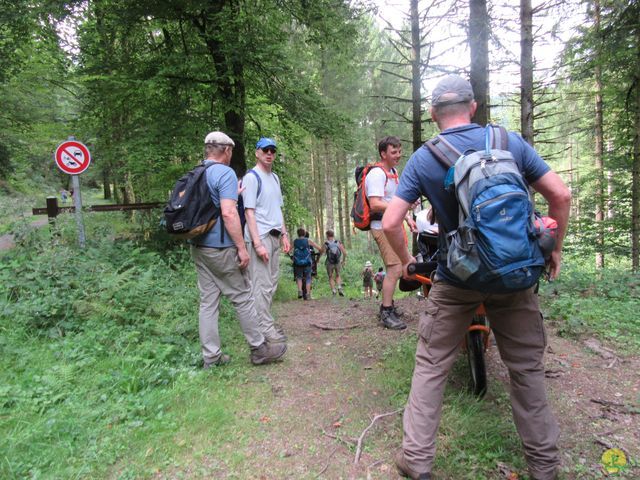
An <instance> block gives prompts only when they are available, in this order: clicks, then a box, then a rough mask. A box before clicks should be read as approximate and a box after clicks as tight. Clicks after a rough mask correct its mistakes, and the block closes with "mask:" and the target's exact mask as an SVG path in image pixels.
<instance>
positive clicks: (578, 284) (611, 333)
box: [540, 258, 640, 355]
mask: <svg viewBox="0 0 640 480" xmlns="http://www.w3.org/2000/svg"><path fill="white" fill-rule="evenodd" d="M541 286H542V287H541V293H540V298H541V302H542V306H543V310H544V313H545V316H546V317H547V318H549V319H550V320H551V321H552V322H553V325H554V326H555V327H556V328H557V331H558V333H559V334H560V335H564V336H567V337H571V338H582V337H586V336H596V337H598V338H600V339H601V340H603V341H605V342H607V343H608V344H610V345H612V346H613V347H614V348H615V349H616V350H619V351H621V352H623V353H626V354H635V355H637V354H638V353H640V318H638V315H637V312H638V310H639V309H640V275H638V274H633V273H630V268H629V265H628V262H625V261H620V262H615V260H613V261H611V266H609V267H608V268H607V269H606V270H603V271H599V272H597V271H596V270H595V269H594V268H593V266H591V265H589V264H586V262H583V261H581V260H580V259H576V258H568V259H565V261H564V262H563V270H562V274H561V276H560V279H559V280H558V281H556V282H553V283H550V284H549V283H546V282H543V283H542V284H541Z"/></svg>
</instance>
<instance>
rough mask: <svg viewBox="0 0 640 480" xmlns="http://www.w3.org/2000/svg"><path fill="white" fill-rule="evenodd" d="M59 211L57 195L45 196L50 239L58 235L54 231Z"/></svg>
mask: <svg viewBox="0 0 640 480" xmlns="http://www.w3.org/2000/svg"><path fill="white" fill-rule="evenodd" d="M58 213H60V210H59V208H58V197H47V217H48V219H49V230H50V231H51V239H52V240H54V239H55V237H57V236H58V233H57V231H56V217H57V216H58Z"/></svg>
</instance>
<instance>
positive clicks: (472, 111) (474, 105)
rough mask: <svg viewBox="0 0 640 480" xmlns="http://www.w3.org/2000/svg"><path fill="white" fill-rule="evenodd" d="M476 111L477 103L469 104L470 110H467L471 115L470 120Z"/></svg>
mask: <svg viewBox="0 0 640 480" xmlns="http://www.w3.org/2000/svg"><path fill="white" fill-rule="evenodd" d="M477 109H478V102H476V101H475V100H473V101H472V102H471V108H470V109H469V112H470V113H471V115H470V117H471V118H473V116H474V115H475V114H476V110H477Z"/></svg>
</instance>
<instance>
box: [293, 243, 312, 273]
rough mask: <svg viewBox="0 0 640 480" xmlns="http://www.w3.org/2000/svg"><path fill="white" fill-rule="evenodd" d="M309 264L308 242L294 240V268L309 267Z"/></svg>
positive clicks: (309, 251)
mask: <svg viewBox="0 0 640 480" xmlns="http://www.w3.org/2000/svg"><path fill="white" fill-rule="evenodd" d="M311 263H312V262H311V250H310V249H309V240H307V239H306V238H296V239H295V240H294V241H293V264H294V265H295V266H296V267H310V266H311Z"/></svg>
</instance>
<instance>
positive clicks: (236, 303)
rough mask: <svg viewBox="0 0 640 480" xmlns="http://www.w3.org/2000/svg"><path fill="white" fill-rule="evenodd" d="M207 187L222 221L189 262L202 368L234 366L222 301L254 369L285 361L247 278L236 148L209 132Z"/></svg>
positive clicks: (199, 241)
mask: <svg viewBox="0 0 640 480" xmlns="http://www.w3.org/2000/svg"><path fill="white" fill-rule="evenodd" d="M204 143H205V157H206V158H205V160H204V161H205V164H210V165H211V166H210V167H208V168H207V170H206V181H207V186H208V187H209V192H210V194H211V200H212V201H213V204H214V205H215V206H216V207H218V208H220V215H221V218H220V219H218V221H217V222H216V223H215V225H214V226H213V228H212V229H211V230H209V231H208V232H207V233H204V234H202V235H200V236H198V237H195V238H194V239H192V241H191V242H192V244H191V256H192V258H193V261H194V263H195V266H196V272H197V274H198V288H199V289H200V312H199V317H198V318H199V332H200V343H201V345H202V356H203V358H204V368H205V369H207V368H210V367H212V366H215V365H223V364H225V363H228V362H229V361H230V357H229V355H227V354H225V353H223V352H222V350H221V347H220V335H219V334H218V317H219V313H220V309H219V307H220V296H221V295H224V296H225V297H227V298H228V299H229V301H230V302H231V303H232V305H233V307H234V308H235V310H236V313H237V315H238V320H239V321H240V328H241V329H242V332H243V333H244V336H245V338H246V340H247V343H248V344H249V348H250V351H251V353H250V360H251V362H252V363H253V364H255V365H259V364H265V363H271V362H274V361H276V360H279V359H280V358H282V356H283V355H284V354H285V352H286V350H287V347H286V345H284V344H271V343H269V342H267V341H266V339H265V337H264V335H263V334H262V332H261V331H260V328H259V325H258V321H257V318H258V316H257V314H256V309H255V305H254V301H253V297H252V295H251V281H250V278H249V274H248V272H247V266H248V265H249V252H248V251H247V247H246V245H245V243H244V239H243V237H242V228H241V227H240V217H239V216H238V210H237V208H236V203H237V200H238V178H237V177H236V174H235V172H234V171H233V170H232V169H231V168H229V163H230V162H231V153H232V151H233V147H234V142H233V140H231V138H229V137H228V136H227V135H226V134H224V133H222V132H211V133H209V134H208V135H207V136H206V138H205V140H204Z"/></svg>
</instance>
